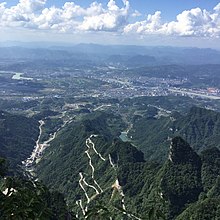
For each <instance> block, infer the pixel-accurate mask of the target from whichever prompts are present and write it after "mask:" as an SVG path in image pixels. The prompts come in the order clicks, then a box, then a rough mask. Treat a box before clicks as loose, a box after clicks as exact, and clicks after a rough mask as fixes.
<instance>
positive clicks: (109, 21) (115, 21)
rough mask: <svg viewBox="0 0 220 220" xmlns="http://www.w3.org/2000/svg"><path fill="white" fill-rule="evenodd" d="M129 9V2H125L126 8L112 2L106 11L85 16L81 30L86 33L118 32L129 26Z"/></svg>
mask: <svg viewBox="0 0 220 220" xmlns="http://www.w3.org/2000/svg"><path fill="white" fill-rule="evenodd" d="M129 7H130V6H129V2H128V1H124V7H123V8H119V7H118V6H117V5H116V3H115V1H114V0H110V1H109V2H108V5H107V9H106V10H104V9H103V10H102V11H101V13H99V14H98V13H96V14H93V15H88V16H85V17H84V19H83V22H82V24H81V25H80V26H79V28H80V29H81V30H86V31H89V30H94V31H117V30H119V29H120V28H122V27H124V26H125V25H126V24H127V19H128V16H129Z"/></svg>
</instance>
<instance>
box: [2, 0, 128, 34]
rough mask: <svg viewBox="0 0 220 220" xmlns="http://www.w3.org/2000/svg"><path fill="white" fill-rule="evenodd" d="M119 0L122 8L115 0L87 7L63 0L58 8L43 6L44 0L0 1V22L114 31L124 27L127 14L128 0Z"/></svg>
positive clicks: (71, 29)
mask: <svg viewBox="0 0 220 220" xmlns="http://www.w3.org/2000/svg"><path fill="white" fill-rule="evenodd" d="M122 2H123V4H124V6H123V7H122V8H119V7H118V6H117V5H116V2H115V1H114V0H109V2H108V4H107V6H106V7H104V6H103V5H102V4H101V3H97V2H93V3H92V4H91V5H90V6H89V7H87V8H83V7H81V6H79V5H77V4H75V3H74V2H66V3H65V4H64V5H63V6H62V7H61V8H57V7H55V6H53V7H50V8H46V7H45V4H46V0H20V1H19V3H18V4H17V5H15V6H12V7H10V8H6V7H5V6H6V3H1V4H0V19H1V21H0V24H1V26H7V27H11V26H13V27H14V26H19V27H25V28H35V29H52V30H57V31H59V32H74V31H117V30H119V29H123V28H124V26H125V25H126V24H127V19H128V17H129V9H130V6H129V2H128V1H126V0H123V1H122Z"/></svg>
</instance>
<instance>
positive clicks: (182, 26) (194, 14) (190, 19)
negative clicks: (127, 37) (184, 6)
mask: <svg viewBox="0 0 220 220" xmlns="http://www.w3.org/2000/svg"><path fill="white" fill-rule="evenodd" d="M124 32H125V33H131V32H132V33H138V34H143V35H144V34H164V35H174V36H196V37H220V3H219V4H218V5H217V6H216V7H215V8H214V9H213V11H212V12H209V11H207V10H202V9H200V8H194V9H191V10H186V11H183V12H182V13H181V14H179V15H177V17H176V21H171V22H167V23H162V21H161V12H160V11H157V12H155V14H153V15H148V17H147V19H146V20H144V21H138V22H136V23H134V24H128V25H127V26H126V27H125V28H124Z"/></svg>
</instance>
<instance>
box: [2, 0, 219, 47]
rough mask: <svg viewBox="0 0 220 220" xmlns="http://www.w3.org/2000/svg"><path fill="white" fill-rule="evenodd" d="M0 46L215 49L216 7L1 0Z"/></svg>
mask: <svg viewBox="0 0 220 220" xmlns="http://www.w3.org/2000/svg"><path fill="white" fill-rule="evenodd" d="M0 41H1V42H4V41H22V42H31V41H45V42H47V41H49V42H66V43H72V44H78V43H98V44H132V45H147V46H155V45H160V46H167V45H169V46H190V47H192V46H195V47H211V48H218V49H220V1H216V0H211V1H209V0H188V1H187V0H178V1H177V0H166V1H165V0H154V1H152V0H102V1H101V0H97V1H94V0H75V1H66V0H10V1H1V0H0Z"/></svg>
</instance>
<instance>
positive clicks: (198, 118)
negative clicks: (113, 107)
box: [129, 107, 220, 161]
mask: <svg viewBox="0 0 220 220" xmlns="http://www.w3.org/2000/svg"><path fill="white" fill-rule="evenodd" d="M219 129H220V113H218V112H214V111H211V110H207V109H203V108H199V107H192V108H191V109H190V111H189V112H188V113H187V114H186V115H183V114H179V113H178V112H168V113H167V112H165V111H164V110H163V109H158V108H153V110H151V112H150V114H149V113H147V114H145V115H143V116H142V117H138V118H136V119H135V120H134V123H133V128H132V129H131V131H130V133H129V136H132V142H133V143H134V144H135V145H137V146H138V147H139V148H140V149H141V150H142V151H143V152H144V153H145V158H146V159H151V160H157V161H161V158H163V159H165V158H166V156H167V153H168V147H169V143H170V138H172V137H175V136H181V137H183V138H184V139H185V140H186V141H187V142H189V143H190V144H191V146H192V148H193V149H195V150H196V151H197V152H201V151H202V150H205V149H208V148H210V147H218V148H219V147H220V136H219V134H220V130H219Z"/></svg>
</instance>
